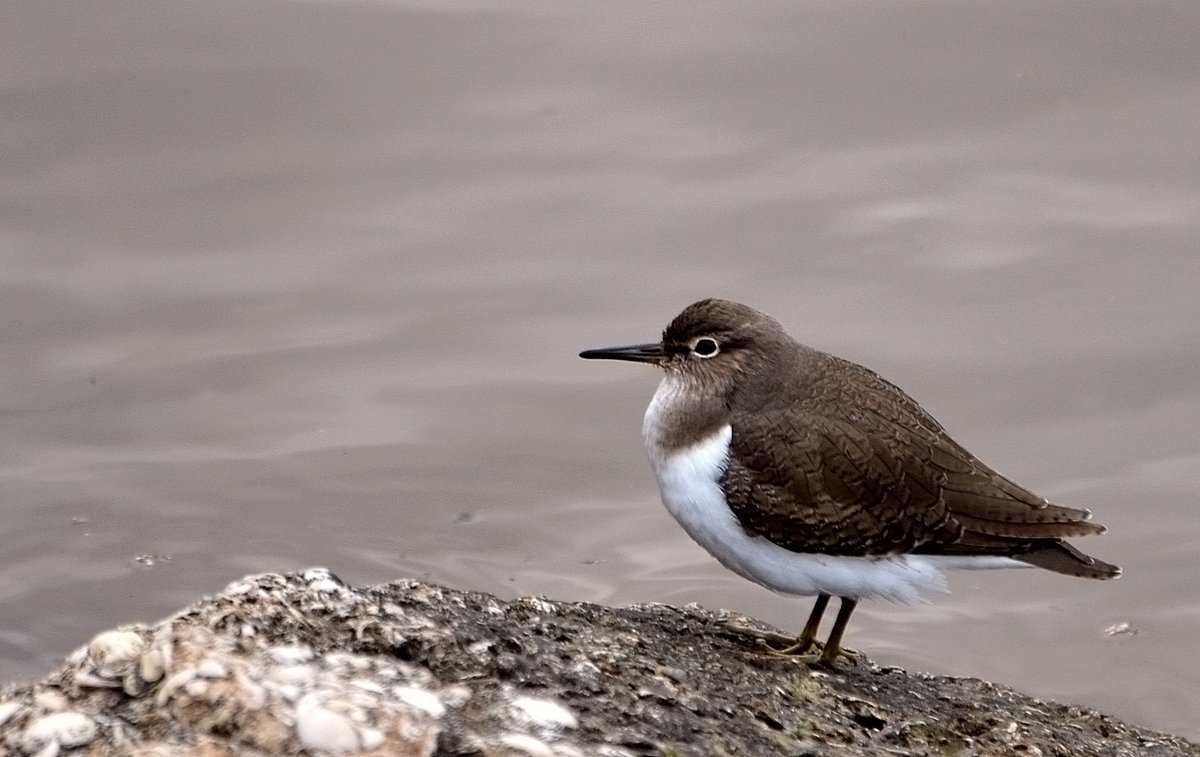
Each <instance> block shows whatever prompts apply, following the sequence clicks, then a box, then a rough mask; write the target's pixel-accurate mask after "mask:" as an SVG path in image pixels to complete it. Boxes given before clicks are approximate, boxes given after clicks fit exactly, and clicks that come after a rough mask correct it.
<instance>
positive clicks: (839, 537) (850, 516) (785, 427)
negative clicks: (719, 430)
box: [723, 410, 957, 555]
mask: <svg viewBox="0 0 1200 757" xmlns="http://www.w3.org/2000/svg"><path fill="white" fill-rule="evenodd" d="M738 420H739V419H738V418H737V417H736V416H735V418H734V419H733V439H732V441H731V446H730V456H729V462H728V465H727V466H726V470H725V475H724V479H723V484H724V487H725V492H726V497H727V499H728V501H729V506H730V508H731V509H732V510H733V513H734V515H735V516H736V517H737V518H738V520H739V521H740V522H741V524H742V526H743V527H744V528H745V529H746V530H747V531H748V532H750V533H753V534H757V535H759V536H763V537H765V538H767V539H769V540H770V541H772V542H774V543H775V544H778V545H779V546H781V547H783V548H785V549H789V550H792V551H794V552H821V553H825V554H837V555H886V554H899V553H904V552H911V551H912V550H914V549H915V548H916V547H917V546H918V545H921V544H924V543H926V542H928V541H931V540H951V539H953V538H954V537H955V535H956V532H957V526H956V525H955V524H954V523H953V522H952V520H951V519H950V517H949V512H948V510H947V509H946V503H945V501H944V499H943V498H942V488H943V486H944V483H945V475H944V473H942V472H941V471H939V470H937V469H936V468H934V467H933V466H931V465H929V464H928V463H927V462H925V461H923V460H922V459H920V458H919V457H917V456H910V455H903V456H902V455H898V454H896V452H895V448H893V447H891V446H889V445H888V444H887V443H886V441H885V440H884V439H883V438H882V437H880V436H878V435H875V434H869V433H865V432H863V431H862V430H860V429H859V428H857V427H856V426H854V425H852V424H850V423H849V422H846V421H838V420H831V419H828V418H824V417H821V416H814V415H810V414H807V413H804V412H802V411H799V410H774V411H767V412H765V413H763V412H760V413H758V414H757V415H756V417H755V418H754V422H753V423H739V422H738ZM764 421H766V422H765V423H764Z"/></svg>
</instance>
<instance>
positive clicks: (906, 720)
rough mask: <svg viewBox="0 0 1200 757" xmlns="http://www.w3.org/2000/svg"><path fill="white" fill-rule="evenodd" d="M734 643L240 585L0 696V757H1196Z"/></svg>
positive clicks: (945, 689) (690, 624) (662, 619)
mask: <svg viewBox="0 0 1200 757" xmlns="http://www.w3.org/2000/svg"><path fill="white" fill-rule="evenodd" d="M750 622H751V621H747V620H746V619H743V618H740V617H733V616H728V615H725V614H721V613H713V612H710V611H707V610H704V609H700V608H696V607H687V608H683V609H680V608H675V607H669V606H665V605H641V606H634V607H626V608H618V609H614V608H608V607H601V606H598V605H592V604H584V603H566V602H552V601H548V600H545V599H536V598H521V599H517V600H514V601H512V602H504V601H501V600H499V599H497V598H495V597H493V596H490V595H487V594H480V593H474V592H463V591H455V590H451V589H447V588H443V587H440V586H435V585H432V584H428V583H423V582H420V581H396V582H394V583H389V584H384V585H382V586H375V587H370V588H365V589H355V588H351V587H348V586H346V585H345V584H343V583H342V582H341V581H340V580H338V579H337V577H336V576H334V575H332V574H331V573H329V572H328V571H326V570H323V569H313V570H309V571H306V572H304V573H296V574H289V575H275V574H266V575H260V576H250V577H247V578H245V579H242V580H241V581H238V582H236V583H234V584H232V585H230V586H229V587H227V588H226V589H225V590H224V591H223V592H222V593H220V594H219V595H217V596H215V597H212V598H208V599H204V600H202V601H200V602H197V603H196V604H194V605H192V606H191V607H188V608H186V609H185V610H183V611H181V612H179V613H178V614H177V615H175V616H173V617H171V618H168V619H166V620H164V621H162V622H160V623H158V624H156V625H153V626H143V625H136V626H127V627H123V628H120V629H117V630H112V631H106V632H104V633H101V634H99V635H97V636H96V637H95V638H94V639H93V640H92V641H91V643H90V644H88V645H87V646H85V647H83V648H81V649H79V650H77V651H76V652H75V653H74V654H72V655H71V656H70V658H68V660H67V661H66V663H65V664H64V665H63V667H62V668H61V669H60V670H58V671H57V672H55V673H53V674H52V675H50V676H48V677H47V678H45V679H44V680H42V681H40V682H37V683H32V684H26V685H18V686H10V687H8V688H6V689H4V690H3V691H0V754H14V755H37V756H38V757H58V756H59V755H77V754H78V755H139V756H144V757H150V756H151V755H153V756H155V757H157V756H159V755H162V756H163V757H166V756H167V755H194V756H196V757H201V756H203V757H218V756H220V755H331V754H340V755H376V756H379V757H382V756H383V755H403V756H407V755H439V756H442V757H451V756H459V755H462V756H464V757H465V756H466V755H478V756H488V757H491V756H500V755H504V756H511V757H523V756H524V757H553V756H555V755H562V756H564V757H572V756H575V755H608V756H611V757H618V756H621V757H624V756H627V755H655V756H657V757H672V756H678V757H682V756H683V755H726V754H727V755H776V754H778V755H835V754H858V755H1030V756H1033V755H1063V756H1067V755H1071V756H1075V755H1096V756H1097V757H1100V756H1103V757H1114V756H1115V757H1119V756H1122V755H1194V756H1196V757H1200V746H1198V745H1196V744H1193V743H1190V742H1188V741H1186V740H1184V739H1181V738H1178V737H1174V736H1169V735H1166V734H1161V733H1155V732H1152V731H1149V730H1146V729H1143V728H1137V727H1134V726H1130V725H1127V724H1125V723H1121V722H1119V721H1116V720H1114V719H1112V718H1110V717H1108V716H1106V715H1103V714H1100V713H1098V712H1094V711H1090V710H1085V709H1080V708H1078V707H1071V706H1069V705H1060V704H1054V703H1049V702H1043V701H1039V700H1037V699H1032V698H1030V697H1027V696H1024V695H1022V694H1019V693H1017V692H1014V691H1011V690H1009V689H1005V688H1003V687H1001V686H996V685H994V684H991V683H988V682H986V681H981V680H977V679H967V678H947V677H937V676H927V675H920V674H910V673H906V672H905V671H903V670H900V669H898V668H881V667H879V666H877V665H874V664H873V663H871V662H870V661H869V660H866V659H865V658H860V659H859V660H858V662H857V664H849V663H846V664H843V665H842V666H840V667H838V668H837V669H836V670H825V671H822V670H814V669H810V668H808V667H806V666H804V665H801V664H799V663H797V662H795V661H792V660H788V659H783V658H779V657H775V656H771V655H768V654H763V653H762V652H761V651H760V650H759V649H758V648H756V646H755V642H754V640H753V639H751V638H749V637H748V636H747V635H746V634H745V632H744V630H739V627H745V626H746V625H747V623H750ZM763 630H768V629H763Z"/></svg>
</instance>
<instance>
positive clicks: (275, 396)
mask: <svg viewBox="0 0 1200 757" xmlns="http://www.w3.org/2000/svg"><path fill="white" fill-rule="evenodd" d="M1197 29H1200V6H1197V5H1196V4H1195V3H1194V2H1190V0H1189V1H1188V2H1178V3H1156V4H1152V5H1145V4H1136V5H1130V4H1128V3H1126V2H1099V1H1097V2H1090V3H1054V2H1051V3H1046V2H1042V1H1041V0H1018V1H1017V2H1009V3H1003V4H995V3H949V2H927V3H903V4H892V3H877V2H841V1H840V0H839V1H838V2H832V1H830V2H785V3H774V4H755V5H753V6H748V5H746V4H744V3H740V2H728V3H714V4H704V5H696V4H694V3H691V2H659V3H653V4H650V3H641V2H628V3H605V4H591V5H587V6H578V5H564V4H561V3H558V2H546V3H543V4H513V3H510V2H508V1H507V0H504V1H503V2H499V1H498V2H495V3H491V4H488V3H451V2H445V3H441V2H439V3H433V2H425V3H422V2H414V3H402V2H397V3H384V2H373V3H353V2H339V3H327V4H321V3H303V2H262V1H261V0H234V1H227V2H221V1H219V0H214V1H212V2H205V3H177V2H168V1H165V0H164V1H163V2H158V3H154V2H145V1H143V0H113V2H109V3H104V4H99V5H97V4H88V3H74V2H63V1H62V0H7V2H5V3H4V4H3V6H2V8H0V261H2V264H0V323H3V329H0V680H3V681H9V680H15V679H23V678H31V677H35V676H39V675H41V674H43V673H44V672H46V671H48V670H50V669H51V668H52V667H53V666H54V665H55V664H56V662H57V660H58V659H59V658H60V657H61V655H63V654H64V653H65V652H67V651H68V650H70V649H71V648H73V647H75V646H76V645H79V644H81V643H83V642H85V641H86V640H87V639H88V638H89V637H90V636H91V635H92V634H93V633H94V632H95V631H98V630H101V629H104V628H106V627H109V626H112V625H114V624H117V623H120V622H125V621H139V620H140V621H152V620H155V619H157V618H159V617H161V616H163V615H165V614H167V613H169V612H170V611H171V610H173V609H175V608H177V607H180V606H182V605H184V604H186V603H188V602H190V601H192V600H194V599H195V598H197V597H198V596H200V595H201V594H204V593H210V592H213V591H216V590H219V589H220V588H221V587H222V586H224V585H225V584H226V583H227V582H229V581H231V580H233V579H235V578H237V577H239V576H241V575H242V574H245V573H248V572H255V571H268V570H287V569H293V568H301V567H305V566H309V565H316V564H323V565H327V566H329V567H331V568H332V569H334V570H335V571H336V572H337V573H339V574H340V575H341V576H342V577H343V578H345V579H347V580H349V581H351V582H354V583H358V584H368V583H376V582H382V581H387V580H389V579H393V578H398V577H402V576H420V577H427V578H430V579H432V580H435V581H440V582H445V583H448V584H451V585H453V586H457V587H462V588H470V589H480V590H486V591H492V592H497V593H499V594H501V595H503V596H513V595H516V594H524V593H537V594H546V595H549V596H552V597H555V598H559V599H568V600H591V601H598V602H605V603H614V604H620V603H630V602H642V601H662V602H672V603H686V602H691V601H697V602H701V603H703V604H705V605H708V606H713V607H717V606H720V607H728V608H732V609H737V610H742V611H745V612H747V613H751V614H754V615H757V616H759V617H761V618H763V619H765V620H767V621H769V622H772V623H775V624H777V625H780V626H784V627H788V628H797V627H798V626H799V625H800V623H801V622H802V620H803V618H804V616H805V614H806V613H807V611H808V604H807V602H802V601H799V600H795V599H788V598H784V597H778V596H775V595H772V594H770V593H768V592H767V591H765V590H762V589H759V588H757V587H755V586H752V585H750V584H747V583H746V582H744V581H742V580H741V579H738V578H737V577H735V576H733V575H731V574H728V573H726V572H725V571H724V570H723V569H721V568H720V567H719V566H717V565H716V564H715V562H713V561H712V560H711V559H710V558H708V557H707V556H706V555H705V554H704V553H703V552H701V550H700V549H699V548H698V547H695V546H694V545H692V544H691V543H690V542H689V541H688V540H687V538H686V537H685V536H684V535H683V533H682V532H681V531H680V530H679V529H678V527H677V526H676V525H675V524H674V523H673V522H672V521H671V520H670V518H669V516H667V514H666V513H665V511H663V509H662V508H661V506H660V505H659V504H658V499H657V492H656V489H655V486H654V483H653V480H652V478H651V475H650V472H649V468H648V466H647V464H646V462H645V459H644V455H643V452H642V450H641V443H640V432H639V429H640V423H641V413H642V409H643V407H644V406H645V403H646V401H647V400H648V398H649V396H650V394H651V392H652V391H653V387H654V385H655V382H656V380H657V378H656V376H655V375H654V373H653V371H651V370H649V369H644V368H639V367H637V366H631V365H621V364H595V363H585V362H584V361H581V360H578V359H577V358H576V357H575V354H576V352H578V351H579V350H580V349H582V348H585V347H591V346H602V345H609V344H621V343H627V342H635V341H645V340H651V339H654V338H655V337H656V336H657V334H658V332H659V331H660V330H661V328H662V326H663V325H664V324H665V323H666V321H667V320H668V319H669V318H670V317H671V316H672V315H674V314H675V312H677V311H678V310H679V309H680V308H682V307H683V306H684V305H686V304H687V303H689V302H690V301H692V300H694V299H697V298H699V297H702V296H708V295H716V296H723V297H729V298H733V299H739V300H742V301H745V302H749V303H751V304H753V305H755V306H757V307H759V308H761V309H763V310H765V311H767V312H769V313H771V314H773V315H775V316H776V317H778V318H779V319H780V320H782V321H783V322H784V323H785V324H787V325H788V326H789V328H791V330H792V331H793V333H794V334H795V335H796V336H797V337H799V338H800V339H802V340H803V341H806V342H809V343H811V344H813V345H816V346H819V347H822V348H825V349H829V350H831V351H834V352H837V353H839V354H842V355H845V356H847V357H850V358H852V359H856V360H858V361H860V362H863V363H866V364H867V365H869V366H871V367H873V368H875V369H877V370H879V371H881V372H883V373H884V374H885V375H887V376H888V377H890V378H891V379H893V380H894V381H896V382H897V383H899V384H901V385H902V386H904V387H905V388H907V389H908V390H909V391H910V392H911V393H912V394H913V395H915V396H916V397H917V398H918V399H919V400H920V401H922V402H923V404H925V406H926V407H927V408H928V409H929V410H930V411H931V412H933V413H935V414H936V415H937V416H938V417H939V418H940V419H941V420H942V421H943V423H945V424H946V425H947V426H948V427H949V428H950V430H951V431H952V432H953V433H954V434H955V435H956V436H957V437H958V438H959V439H960V441H962V442H963V443H964V444H966V445H967V446H968V447H969V448H971V449H972V450H974V451H975V452H976V453H977V454H979V455H980V456H981V457H983V458H985V459H986V460H988V461H990V462H991V463H992V464H993V465H995V466H996V467H998V468H999V469H1001V470H1003V471H1005V472H1006V473H1008V474H1010V475H1011V476H1013V477H1014V478H1016V479H1018V480H1019V481H1022V482H1024V483H1026V484H1027V485H1029V486H1031V487H1033V488H1035V489H1036V490H1038V491H1039V492H1041V493H1044V494H1046V495H1047V496H1050V497H1051V498H1054V499H1057V500H1059V501H1062V502H1064V503H1069V504H1075V505H1080V506H1087V507H1090V508H1092V509H1093V510H1094V511H1095V513H1096V517H1097V520H1099V521H1100V522H1102V523H1105V524H1107V525H1108V526H1109V527H1110V529H1111V533H1110V534H1109V535H1108V536H1105V537H1102V538H1100V539H1096V540H1091V541H1089V543H1087V544H1086V547H1087V549H1088V551H1092V552H1095V553H1096V554H1097V555H1099V556H1102V557H1103V558H1104V559H1106V560H1111V561H1113V562H1117V563H1119V564H1121V565H1123V566H1124V567H1125V569H1126V571H1127V575H1126V576H1125V577H1124V578H1123V579H1122V580H1120V581H1118V582H1116V583H1107V584H1102V583H1091V582H1084V581H1080V580H1072V579H1068V578H1065V577H1062V576H1057V575H1052V574H1048V573H1040V572H1033V571H1019V572H1012V573H1006V574H1001V575H997V574H982V575H981V574H966V575H961V576H958V577H957V578H956V579H955V580H954V581H953V590H954V591H953V594H951V595H949V596H944V597H934V598H932V601H931V604H930V605H927V606H919V607H903V606H896V605H889V604H887V603H870V604H867V605H866V606H864V607H863V608H862V609H861V610H860V611H859V614H858V615H857V617H856V622H855V624H854V625H853V626H852V627H851V632H850V638H849V642H850V643H851V645H852V646H855V647H858V648H861V649H864V650H866V651H868V652H869V653H871V655H872V656H873V657H875V658H876V659H878V660H879V661H881V662H883V663H886V664H899V665H904V666H907V667H910V668H914V669H920V670H927V671H934V672H943V673H953V674H960V675H976V676H984V677H987V678H991V679H993V680H997V681H1002V682H1005V683H1009V684H1012V685H1015V686H1017V687H1019V688H1021V689H1024V690H1026V691H1029V692H1030V693H1033V694H1035V695H1038V696H1042V697H1050V698H1057V699H1062V700H1068V701H1073V702H1079V703H1084V704H1089V705H1093V706H1096V707H1100V708H1103V709H1105V710H1108V711H1111V712H1113V713H1115V714H1117V715H1120V716H1122V717H1124V718H1127V719H1131V720H1134V721H1136V722H1139V723H1143V724H1146V725H1149V726H1154V727H1157V728H1163V729H1169V730H1174V731H1177V732H1181V733H1183V734H1186V735H1190V736H1192V737H1193V738H1196V737H1200V716H1198V714H1197V713H1198V712H1200V654H1198V653H1197V652H1196V638H1197V634H1198V631H1200V581H1197V577H1198V575H1200V550H1198V549H1197V547H1196V546H1195V545H1196V544H1197V543H1198V542H1200V515H1198V509H1197V508H1198V495H1197V492H1198V491H1200V435H1198V434H1197V432H1196V429H1197V428H1198V427H1200V295H1198V294H1197V291H1198V287H1200V249H1198V247H1197V239H1200V184H1198V183H1197V176H1198V175H1200V137H1197V126H1196V125H1197V124H1198V123H1200V78H1198V77H1197V74H1196V72H1197V71H1200V45H1198V44H1196V30H1197ZM139 558H140V560H139ZM146 563H149V564H146ZM1117 623H1128V624H1129V626H1130V628H1131V629H1132V630H1135V631H1136V633H1124V634H1119V635H1107V634H1106V633H1105V629H1106V628H1107V627H1109V626H1111V625H1113V624H1117Z"/></svg>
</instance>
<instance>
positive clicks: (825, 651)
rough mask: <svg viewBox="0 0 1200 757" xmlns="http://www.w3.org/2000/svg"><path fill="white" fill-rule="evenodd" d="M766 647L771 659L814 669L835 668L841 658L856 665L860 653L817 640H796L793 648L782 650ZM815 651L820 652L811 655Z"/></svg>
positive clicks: (767, 645)
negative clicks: (796, 663)
mask: <svg viewBox="0 0 1200 757" xmlns="http://www.w3.org/2000/svg"><path fill="white" fill-rule="evenodd" d="M763 646H764V647H766V651H765V654H766V655H767V656H769V657H777V658H780V659H786V660H791V661H793V662H798V663H800V664H802V665H811V666H813V667H830V668H831V667H834V663H836V662H837V661H838V659H840V658H843V657H844V658H846V659H847V660H850V662H852V663H854V664H855V665H857V664H858V656H859V655H858V652H857V651H856V650H853V649H849V648H847V647H842V646H834V647H830V646H825V645H822V644H821V642H819V641H817V640H816V639H807V640H805V639H796V640H795V643H793V644H792V645H791V646H787V647H784V648H782V649H776V648H775V647H772V646H771V645H769V644H766V643H765V642H764V643H763ZM813 650H818V651H816V652H815V653H813V654H809V653H810V652H812V651H813Z"/></svg>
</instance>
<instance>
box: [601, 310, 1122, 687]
mask: <svg viewBox="0 0 1200 757" xmlns="http://www.w3.org/2000/svg"><path fill="white" fill-rule="evenodd" d="M580 357H583V358H589V359H597V358H599V359H611V360H631V361H634V362H639V363H650V364H653V365H657V366H658V367H659V368H661V369H662V370H663V371H664V372H665V374H666V375H665V376H664V378H663V380H662V383H660V384H659V387H658V391H657V392H655V394H654V398H653V399H652V400H651V402H650V406H649V407H648V408H647V409H646V416H645V420H644V424H643V427H642V433H643V436H644V440H645V444H646V450H647V452H648V453H649V455H650V462H651V465H652V466H653V468H654V474H655V476H656V477H657V478H658V486H659V490H660V492H661V494H662V500H663V504H664V505H666V507H667V510H669V511H670V513H671V514H672V515H673V516H675V519H676V520H677V521H679V524H680V525H681V526H683V528H684V530H685V531H687V533H688V535H689V536H691V537H692V538H693V539H694V540H695V541H696V542H698V543H699V544H700V546H702V547H704V548H705V549H706V550H708V551H709V553H711V554H712V555H713V556H714V557H716V558H717V559H718V560H719V561H720V562H721V564H722V565H724V566H725V567H727V568H729V569H730V570H732V571H734V572H735V573H737V574H738V575H741V576H743V577H745V578H748V579H750V580H751V581H754V582H756V583H759V584H761V585H763V586H765V587H767V588H769V589H772V590H774V591H777V592H781V593H783V594H796V595H806V596H812V595H816V597H817V600H816V604H815V605H814V607H813V610H812V613H811V614H810V616H809V618H808V622H807V623H806V624H805V626H804V630H803V631H802V632H801V634H800V637H799V638H798V639H797V640H796V644H794V645H793V646H791V647H789V648H788V649H787V650H784V651H785V652H787V653H795V654H803V653H805V652H808V651H810V650H811V649H813V648H814V647H816V646H818V645H819V642H817V641H816V636H817V630H818V626H819V623H820V621H821V616H822V615H823V614H824V611H825V607H826V605H827V604H828V603H829V599H830V597H833V596H836V597H839V598H841V606H840V608H839V610H838V616H837V620H836V621H835V623H834V626H833V629H832V631H831V632H830V634H829V637H828V640H827V642H826V643H825V645H824V649H823V650H822V652H821V654H820V655H814V656H805V657H803V658H802V659H805V660H806V661H810V662H821V663H826V664H828V663H832V662H833V661H834V660H835V659H837V657H838V656H839V655H842V654H845V652H844V651H843V649H842V646H841V642H842V636H843V634H844V633H845V630H846V624H847V623H848V622H849V620H850V615H851V613H853V612H854V608H855V607H856V606H857V604H858V601H859V600H860V599H862V598H864V597H885V598H888V599H893V600H899V601H914V600H916V599H917V598H918V596H919V595H920V593H921V592H923V591H927V590H931V589H933V590H944V586H945V583H944V579H943V577H942V573H941V571H942V569H944V568H1001V567H1028V566H1036V567H1039V568H1045V569H1047V570H1051V571H1054V572H1056V573H1064V574H1066V575H1069V576H1080V577H1083V578H1096V579H1108V578H1116V577H1117V576H1119V575H1121V569H1120V568H1118V567H1117V566H1115V565H1109V564H1108V563H1105V562H1101V561H1100V560H1097V559H1095V558H1093V557H1089V556H1088V555H1085V554H1083V553H1082V552H1080V551H1079V550H1077V549H1076V548H1075V547H1073V546H1071V545H1070V544H1068V543H1067V542H1066V541H1064V539H1066V538H1068V537H1076V536H1091V535H1093V534H1101V533H1104V531H1105V528H1104V527H1103V526H1100V525H1097V524H1095V523H1092V522H1090V518H1091V513H1090V512H1088V511H1087V510H1079V509H1075V508H1071V507H1063V506H1061V505H1054V504H1050V503H1049V502H1047V501H1046V500H1045V499H1044V498H1043V497H1039V496H1038V495H1036V494H1034V493H1033V492H1031V491H1029V490H1028V489H1025V488H1024V487H1022V486H1020V485H1018V484H1016V483H1014V482H1012V481H1010V480H1009V479H1007V478H1005V477H1004V476H1001V475H1000V474H999V473H997V472H996V471H994V470H992V469H991V468H989V467H988V466H987V465H984V464H983V463H982V462H980V461H979V460H978V459H976V458H975V456H974V455H972V454H971V453H970V452H968V451H967V450H965V449H964V448H963V447H962V446H961V445H959V444H958V443H957V442H955V441H954V440H953V439H951V438H950V436H949V435H948V434H947V433H946V431H945V429H943V428H942V426H941V424H940V423H938V422H937V421H936V420H934V419H933V417H932V416H930V415H929V413H927V412H925V411H924V410H923V409H922V408H921V406H920V405H918V404H917V403H916V402H915V401H914V400H913V399H912V398H910V397H909V396H908V395H907V394H905V393H904V392H903V391H902V390H900V388H899V387H897V386H895V385H894V384H892V383H890V382H888V381H887V380H885V379H884V378H882V377H881V376H879V374H877V373H875V372H873V371H871V370H868V369H867V368H864V367H862V366H860V365H857V364H855V363H852V362H850V361H848V360H843V359H842V358H839V357H835V356H834V355H830V354H827V353H824V352H821V351H819V350H815V349H813V348H811V347H807V346H805V345H803V344H800V343H799V342H796V341H795V340H794V339H792V338H791V337H790V336H789V335H788V334H787V332H786V331H784V329H783V326H781V325H780V324H779V322H778V321H776V320H775V319H774V318H771V317H769V316H767V315H764V314H763V313H760V312H758V311H757V310H754V309H753V308H750V307H747V306H746V305H741V304H738V303H736V302H729V301H727V300H716V299H708V300H701V301H700V302H697V303H695V304H693V305H690V306H688V307H687V308H685V309H684V311H683V312H682V313H680V314H679V315H678V316H676V318H675V320H673V321H671V323H670V325H668V326H667V328H666V330H665V331H663V335H662V341H661V342H657V343H653V344H639V345H634V346H630V347H611V348H606V349H598V350H587V351H585V352H582V353H580Z"/></svg>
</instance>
